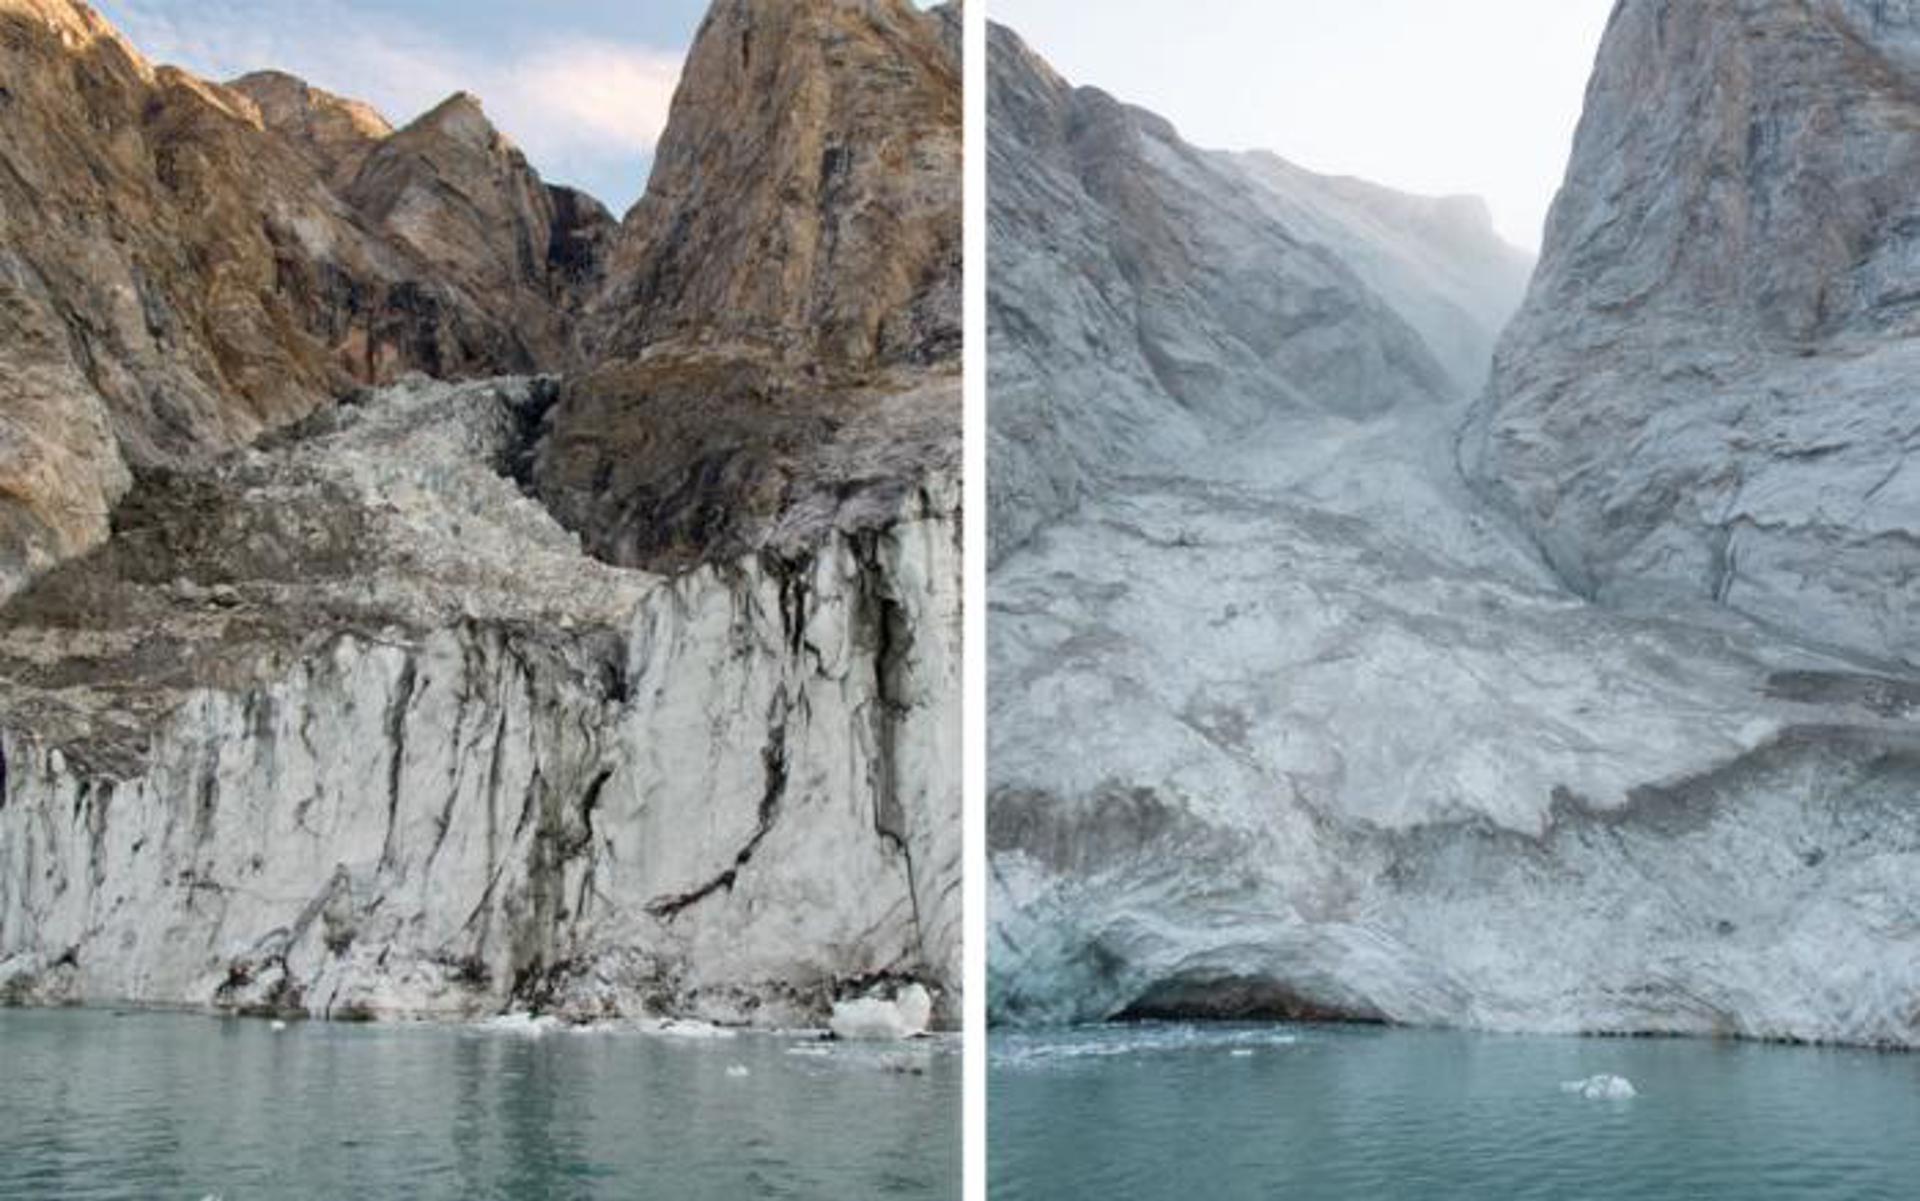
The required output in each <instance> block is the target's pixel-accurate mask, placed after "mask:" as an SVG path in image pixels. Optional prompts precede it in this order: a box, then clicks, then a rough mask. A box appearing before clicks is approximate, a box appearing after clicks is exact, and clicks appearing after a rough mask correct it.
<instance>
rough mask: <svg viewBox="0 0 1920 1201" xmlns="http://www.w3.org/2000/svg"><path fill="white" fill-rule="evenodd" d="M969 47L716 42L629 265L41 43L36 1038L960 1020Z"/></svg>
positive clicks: (11, 17)
mask: <svg viewBox="0 0 1920 1201" xmlns="http://www.w3.org/2000/svg"><path fill="white" fill-rule="evenodd" d="M957 17H958V14H957V12H956V11H955V10H954V9H952V8H951V7H950V6H949V7H945V8H942V9H936V10H933V11H927V12H923V11H921V10H920V9H919V8H917V7H916V6H914V5H913V4H911V3H909V2H908V0H863V3H861V4H858V5H849V4H845V3H841V2H839V0H729V2H727V3H724V4H718V5H716V6H715V7H714V10H713V12H712V13H711V15H710V16H709V18H708V19H707V20H706V21H705V22H703V24H702V26H701V29H700V33H699V35H698V36H697V38H696V41H695V45H694V46H693V48H692V50H691V52H690V55H689V58H688V62H687V66H686V70H685V71H684V72H683V75H682V79H681V83H680V87H679V90H678V92H677V94H676V97H675V100H674V104H673V111H672V114H671V117H670V119H669V121H668V124H667V128H666V130H665V132H664V133H663V135H662V138H661V142H660V146H659V149H658V154H657V156H656V163H655V167H654V171H653V174H652V177H651V180H650V183H649V188H648V191H647V194H646V195H645V197H644V198H643V199H642V200H641V201H640V203H639V204H637V205H636V206H635V207H634V209H633V211H632V212H630V213H629V214H628V215H627V217H626V218H625V220H624V221H620V222H616V221H615V220H614V219H613V217H612V216H611V215H610V214H607V213H605V212H604V211H603V210H600V209H599V208H598V206H597V205H595V204H593V202H592V201H591V200H589V199H588V198H585V197H582V196H580V195H579V194H577V193H572V192H569V191H567V190H566V189H560V188H551V187H548V186H546V185H544V184H542V183H540V181H539V179H538V177H537V176H536V175H534V174H533V172H532V170H531V168H529V167H528V165H527V163H526V161H525V158H524V156H522V155H521V154H520V152H519V151H518V150H516V149H515V148H514V147H513V145H512V143H511V142H510V141H508V140H507V139H506V138H505V137H504V135H502V134H501V133H500V132H499V131H497V130H495V129H494V128H493V127H492V126H491V124H489V123H488V121H487V120H486V118H485V115H484V112H483V110H482V108H481V106H480V104H479V102H478V101H477V100H476V99H475V98H474V97H472V96H468V95H466V94H465V93H461V94H457V95H455V96H453V97H450V98H449V99H448V100H447V101H446V102H445V103H443V104H441V105H439V106H437V107H436V108H435V109H434V110H432V111H431V112H429V113H428V114H426V115H424V116H422V117H421V118H420V119H419V120H417V121H415V122H413V123H412V124H409V125H407V126H405V127H404V128H400V129H397V130H396V129H394V128H392V127H390V126H389V125H388V124H387V123H386V122H385V121H384V120H383V119H381V118H380V117H379V116H378V115H377V114H375V113H373V112H372V110H371V109H368V108H367V107H366V106H365V105H360V104H357V103H356V102H353V101H350V100H346V99H343V98H341V97H335V96H329V95H327V94H326V93H324V92H320V91H318V90H316V89H312V88H309V87H307V86H306V85H305V84H303V83H301V82H300V81H299V80H296V79H293V78H291V77H289V76H284V75H278V74H274V73H261V74H256V75H250V76H247V77H245V78H243V79H240V80H236V81H234V82H233V83H232V84H231V85H220V84H215V83H211V82H208V81H205V80H199V79H196V78H194V77H192V76H190V75H188V74H186V73H185V72H181V71H177V70H174V69H172V68H166V67H154V66H152V65H151V64H149V63H147V62H146V61H145V60H144V59H142V58H141V57H140V56H139V55H138V53H137V52H136V51H134V50H133V49H132V48H131V47H130V46H128V45H127V44H126V43H125V42H124V41H123V40H122V39H120V38H119V36H118V35H117V34H115V33H114V32H113V31H112V30H111V29H110V28H109V27H108V26H107V25H106V23H105V22H104V21H102V20H101V19H100V18H99V17H98V15H97V14H95V13H93V12H92V11H91V10H90V9H88V8H86V7H85V6H84V5H82V4H79V3H77V2H75V0H0V63H3V64H4V65H5V67H6V71H5V79H6V86H5V88H0V165H4V166H5V167H6V168H8V169H7V170H0V201H4V203H0V409H4V411H5V416H6V421H5V429H4V430H0V435H4V436H0V596H7V595H8V594H10V599H7V600H6V601H5V604H4V606H3V607H0V1002H5V1001H15V1002H45V1003H62V1002H70V1001H99V1002H135V1003H139V1002H148V1003H158V1004H186V1005H212V1006H216V1007H219V1008H223V1009H228V1010H238V1011H265V1012H276V1013H277V1012H302V1013H307V1014H312V1015H315V1016H331V1017H379V1016H387V1015H398V1014H407V1015H425V1016H448V1017H461V1018H475V1017H482V1016H485V1015H488V1014H498V1013H502V1012H508V1013H526V1014H529V1015H534V1016H530V1017H528V1018H527V1019H525V1020H526V1021H528V1022H533V1023H539V1022H542V1021H544V1020H545V1019H546V1018H548V1017H551V1016H559V1017H561V1018H564V1019H568V1020H581V1019H593V1018H601V1017H622V1018H628V1019H639V1020H649V1019H659V1018H661V1017H663V1016H673V1017H689V1018H695V1019H700V1020H702V1021H706V1022H725V1023H754V1024H762V1025H773V1026H802V1025H811V1026H819V1025H822V1024H824V1023H825V1022H826V1020H827V1018H828V1016H829V1014H830V1012H831V1008H832V1005H833V1003H834V1002H835V1001H836V1000H840V999H843V998H845V997H849V996H855V995H864V994H865V993H867V992H868V991H870V990H871V989H873V988H874V987H876V986H881V985H884V986H888V987H894V988H899V987H904V986H905V985H906V984H907V983H909V982H920V983H924V984H925V985H926V986H927V987H928V988H930V990H931V993H930V1004H931V1007H933V1008H935V1009H937V1010H938V1020H939V1021H941V1022H951V1021H952V1020H953V1018H954V1017H955V1016H956V1015H957V1013H958V1006H959V1002H960V972H959V962H960V958H959V937H960V917H959V897H960V886H959V873H960V833H959V831H960V820H959V759H958V754H959V717H960V691H959V680H960V661H959V647H960V596H961V588H960V558H959V546H960V486H959V463H960V452H959V446H960V441H959V431H960V386H959V374H958V363H957V360H958V349H959V262H958V255H959V251H958V247H959V242H960V201H959V154H960V119H959V111H960V106H959V64H958V58H957ZM410 373H417V374H410ZM456 381H465V382H456ZM923 995H929V994H923ZM925 1021H926V1017H925V1016H924V1015H923V1017H922V1024H924V1023H925ZM710 1028H711V1027H706V1026H700V1027H688V1029H710Z"/></svg>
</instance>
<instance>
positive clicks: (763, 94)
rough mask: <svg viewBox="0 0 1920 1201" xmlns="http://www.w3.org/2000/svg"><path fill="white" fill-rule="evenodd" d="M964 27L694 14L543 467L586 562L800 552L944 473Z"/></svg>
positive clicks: (798, 9)
mask: <svg viewBox="0 0 1920 1201" xmlns="http://www.w3.org/2000/svg"><path fill="white" fill-rule="evenodd" d="M956 16H957V9H954V8H952V7H951V6H949V7H947V8H946V9H944V10H937V11H935V12H932V13H922V12H920V11H918V10H917V9H915V8H914V7H913V6H912V5H911V4H909V3H907V2H906V0H855V2H849V0H803V2H789V0H721V2H720V3H718V4H716V5H715V6H714V8H713V9H712V11H711V12H710V13H709V15H708V17H707V19H706V21H705V22H704V23H703V24H702V25H701V27H700V32H699V34H698V37H697V39H696V41H695V43H694V46H693V49H692V51H691V52H690V54H689V56H688V59H687V66H686V70H685V72H684V73H683V75H682V76H681V82H680V87H679V90H678V92H677V93H676V94H675V96H674V102H673V110H672V115H671V119H670V121H669V124H668V127H667V131H666V134H665V136H664V137H663V139H662V141H661V144H660V148H659V152H658V156H657V158H656V160H655V164H654V169H653V176H652V178H651V180H650V181H649V183H648V188H647V193H646V195H645V196H644V197H642V199H641V200H640V202H639V203H638V204H637V205H635V206H634V208H633V210H632V211H631V212H629V213H628V214H627V217H626V219H625V221H624V222H623V223H622V226H621V229H620V231H619V234H618V237H617V240H616V243H615V246H614V249H613V251H612V255H611V259H610V262H609V265H608V268H607V272H608V278H607V283H606V285H605V288H604V291H603V292H602V293H601V295H600V297H599V299H598V301H597V302H596V303H595V305H594V306H593V308H592V309H591V310H590V315H589V336H590V340H591V345H590V347H589V349H590V351H591V352H592V360H593V367H592V368H591V370H589V371H588V372H587V373H586V374H584V375H582V376H579V377H577V378H575V379H572V380H569V381H568V383H567V385H566V388H565V390H564V393H563V396H562V399H561V401H560V403H559V405H558V406H557V407H556V409H555V411H554V413H553V414H552V416H551V418H550V421H551V426H550V434H549V436H548V438H547V439H546V441H545V442H544V444H543V446H542V448H541V451H540V454H539V456H538V460H537V463H536V466H535V473H534V480H535V484H536V486H537V488H538V490H539V491H540V493H541V495H542V497H543V498H544V499H545V500H546V501H547V503H548V504H549V505H550V506H551V507H552V508H553V509H554V511H555V512H556V513H557V514H558V515H559V516H560V517H561V519H562V520H563V521H565V522H567V523H568V524H569V525H571V526H573V527H574V528H575V529H577V530H579V531H580V532H581V534H582V536H583V538H584V539H585V541H586V544H587V545H588V547H589V548H591V549H593V550H594V551H595V553H597V554H600V555H602V556H603V557H607V558H609V559H611V560H612V561H614V562H619V563H627V564H646V565H652V566H680V565H684V564H686V563H688V562H693V561H698V560H701V559H708V558H726V557H730V556H732V555H735V554H738V553H740V552H742V551H745V550H749V549H753V548H758V547H767V546H774V545H779V546H781V547H783V548H787V549H791V548H792V547H793V546H794V545H796V544H803V543H804V542H805V541H806V540H807V539H808V538H809V537H811V536H813V535H814V534H817V533H818V532H819V531H821V530H824V529H826V528H830V527H832V526H835V525H840V526H842V527H847V526H855V527H858V526H864V525H867V524H869V523H876V522H880V521H884V520H887V519H889V518H890V517H891V515H892V514H893V512H894V511H897V508H898V504H899V502H900V501H901V500H902V498H904V497H906V496H907V495H908V494H909V493H911V492H913V491H914V490H915V489H916V488H917V487H918V486H919V484H920V481H921V479H922V477H923V476H924V475H925V474H926V472H927V471H928V470H929V469H930V468H932V467H934V466H935V465H937V464H942V463H945V464H951V465H954V466H957V461H958V444H959V427H960V393H959V383H958V375H957V358H958V353H959V347H960V224H961V223H960V67H959V61H958V44H957V38H955V37H954V36H953V33H954V29H955V21H956Z"/></svg>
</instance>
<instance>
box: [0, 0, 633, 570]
mask: <svg viewBox="0 0 1920 1201" xmlns="http://www.w3.org/2000/svg"><path fill="white" fill-rule="evenodd" d="M0 80H4V81H5V83H4V85H3V86H4V92H3V93H0V595H4V594H5V593H6V592H9V591H11V590H12V589H13V588H14V587H17V586H18V584H19V583H20V582H21V581H22V580H23V579H24V578H26V577H27V576H28V575H30V574H32V573H33V572H36V571H38V570H41V569H43V568H44V567H46V566H47V565H49V564H50V563H52V562H55V561H58V560H59V559H61V558H63V557H66V556H69V555H72V554H75V553H77V552H79V551H81V550H83V549H85V548H86V547H88V546H90V545H93V544H94V543H96V542H98V541H99V540H100V539H101V538H103V537H105V535H106V531H107V522H106V517H107V513H108V511H109V509H110V507H111V505H112V504H113V502H114V501H115V500H116V499H117V498H118V497H119V496H120V495H121V494H122V493H123V492H124V491H125V489H126V487H127V483H128V479H129V467H130V466H131V467H139V466H148V465H176V464H180V463H184V462H188V461H192V460H195V459H197V458H200V457H203V456H205V455H207V454H209V453H214V452H218V451H220V450H223V449H226V448H229V447H232V446H235V445H239V444H242V443H244V442H246V441H248V440H250V439H252V438H253V437H255V436H257V435H258V434H259V433H260V432H261V431H262V430H264V429H268V428H271V427H274V426H277V425H281V424H284V423H285V422H287V421H290V420H293V419H295V418H298V417H300V416H302V415H304V414H305V413H307V412H309V411H311V410H312V409H313V408H314V407H315V406H316V405H318V404H321V403H322V402H324V401H326V400H328V399H329V398H331V397H335V396H338V395H342V394H344V393H347V392H349V391H351V390H353V389H355V388H357V387H359V386H361V385H365V384H373V383H384V382H388V381H391V380H392V379H394V378H397V377H398V376H399V375H401V374H403V373H405V372H407V371H410V370H422V371H426V372H427V373H429V374H432V375H437V376H442V377H463V376H473V375H490V374H497V373H502V372H524V371H529V370H534V369H558V368H560V367H563V366H565V365H566V363H567V362H568V347H567V342H568V339H567V338H566V336H565V333H564V331H565V329H566V328H567V325H566V322H565V321H564V320H563V319H562V317H561V313H562V312H563V311H566V310H571V309H573V308H576V307H578V303H579V299H580V295H581V292H582V290H583V289H584V288H585V287H586V286H590V285H591V283H592V282H593V281H594V280H595V279H596V278H597V276H598V255H599V248H600V246H601V245H603V244H604V241H605V236H604V234H603V233H601V232H599V230H600V229H602V228H603V227H604V226H605V225H606V224H607V219H606V218H605V217H604V215H603V214H600V215H596V214H595V212H594V209H595V207H596V206H593V205H591V204H590V203H588V202H584V201H583V200H580V199H570V200H567V201H565V202H564V203H562V202H558V201H556V200H555V199H554V193H553V192H552V191H550V190H549V189H547V188H546V187H545V185H543V184H541V183H540V181H539V179H538V177H537V176H535V175H534V174H533V173H532V171H531V169H529V168H528V167H527V166H526V163H525V160H524V158H523V157H522V156H521V155H520V154H519V152H518V151H516V150H514V149H513V148H512V147H511V145H510V144H508V143H507V142H506V141H505V139H504V138H502V137H500V135H499V134H498V133H497V132H496V131H494V130H493V128H492V126H491V125H489V124H487V123H486V121H485V118H484V117H483V116H482V115H480V113H479V111H478V106H477V104H474V103H473V102H472V101H471V99H470V98H464V97H456V98H454V99H453V100H450V101H449V102H448V103H447V104H444V105H442V106H441V107H440V108H439V109H437V110H435V112H433V113H430V114H428V115H427V116H426V117H423V118H422V119H421V120H420V121H417V122H415V123H414V124H413V125H412V126H410V127H408V129H406V130H403V131H401V132H400V133H397V134H390V133H389V132H388V131H387V130H386V126H385V122H384V121H382V120H381V119H380V118H379V117H378V115H377V114H374V113H373V112H372V110H370V109H368V108H366V107H365V106H364V105H359V104H356V103H354V102H351V101H347V100H342V99H340V98H338V97H333V96H329V95H328V94H327V93H325V92H320V91H317V90H315V89H312V88H308V87H307V86H306V85H304V84H302V83H301V82H300V81H298V80H295V79H292V78H291V77H288V76H277V75H256V76H249V77H246V78H245V79H243V80H241V81H239V84H238V85H237V87H236V88H233V89H229V88H224V87H221V86H219V85H216V84H211V83H207V82H205V81H203V80H200V79H197V78H195V77H193V76H192V75H189V74H187V73H186V72H183V71H179V70H175V69H172V68H165V67H163V68H155V67H154V66H152V65H151V64H149V63H148V62H147V61H146V60H145V59H143V58H142V57H141V56H140V55H139V54H138V53H137V52H136V51H135V50H133V49H132V48H131V47H130V46H129V45H128V44H127V43H126V42H125V41H124V40H122V39H121V38H120V37H119V36H118V35H117V34H115V33H114V32H113V31H112V29H111V28H110V27H109V26H108V25H107V24H106V23H105V22H104V21H103V20H101V18H100V17H99V16H98V15H97V14H95V13H94V12H93V11H92V10H91V9H89V8H87V7H86V6H85V5H83V4H80V3H78V2H77V0H0ZM349 177H351V179H350V182H348V183H344V184H343V183H342V182H341V181H343V180H348V179H349ZM561 210H564V219H562V214H561ZM556 245H558V247H559V249H560V252H561V260H562V261H561V263H560V265H559V268H558V269H552V268H550V266H549V263H548V258H549V254H550V252H552V251H553V249H554V248H555V246H556Z"/></svg>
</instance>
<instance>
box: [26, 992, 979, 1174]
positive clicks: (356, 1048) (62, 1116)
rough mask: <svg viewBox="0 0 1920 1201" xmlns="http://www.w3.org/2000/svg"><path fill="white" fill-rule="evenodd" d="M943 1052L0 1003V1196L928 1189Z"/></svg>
mask: <svg viewBox="0 0 1920 1201" xmlns="http://www.w3.org/2000/svg"><path fill="white" fill-rule="evenodd" d="M956 1048H957V1044H956V1043H953V1042H950V1041H938V1040H936V1041H933V1042H921V1043H915V1044H911V1045H907V1046H891V1045H889V1046H885V1047H880V1046H871V1047H860V1046H852V1045H840V1046H831V1047H830V1046H827V1045H823V1044H820V1043H818V1042H815V1041H810V1040H805V1039H802V1038H799V1037H786V1036H777V1035H744V1034H743V1035H739V1036H737V1037H731V1038H711V1039H698V1040H693V1039H684V1038H675V1037H671V1036H661V1035H641V1034H613V1033H579V1034H576V1033H570V1032H564V1031H560V1032H553V1033H548V1034H544V1035H541V1036H539V1037H531V1036H527V1035H524V1034H522V1035H516V1034H510V1033H501V1032H499V1031H494V1030H476V1029H472V1028H458V1027H440V1026H418V1025H409V1026H349V1025H337V1024H326V1023H317V1022H316V1023H295V1024H293V1025H292V1026H289V1027H288V1028H287V1029H286V1030H285V1031H282V1032H277V1033H276V1032H275V1031H273V1030H272V1029H271V1028H270V1027H269V1026H268V1024H267V1023H266V1022H262V1021H241V1020H225V1021H223V1020H218V1019H209V1018H205V1017H199V1016H190V1015H178V1014H151V1013H137V1014H127V1015H124V1016H121V1015H116V1014H114V1013H110V1012H105V1011H99V1010H71V1011H41V1010H0V1197H61V1198H76V1199H87V1198H142V1199H146V1198H174V1197H178V1198H184V1199H186V1201H200V1199H201V1198H203V1197H209V1196H217V1197H220V1198H222V1199H223V1201H245V1199H247V1198H252V1197H273V1198H341V1197H418V1198H463V1199H464V1198H488V1197H501V1198H509V1197H510V1198H516V1199H518V1198H599V1197H620V1198H632V1197H673V1198H695V1199H697V1198H715V1199H722V1198H724V1199H727V1201H733V1199H735V1198H755V1197H793V1198H844V1197H909V1198H940V1199H943V1201H944V1199H946V1198H952V1197H957V1196H959V1191H960V1158H959V1157H960V1150H959V1147H960V1143H959V1135H960V1130H959V1115H960V1063H959V1060H960V1057H959V1055H958V1054H957V1053H956ZM742 1069H745V1070H744V1072H743V1071H742Z"/></svg>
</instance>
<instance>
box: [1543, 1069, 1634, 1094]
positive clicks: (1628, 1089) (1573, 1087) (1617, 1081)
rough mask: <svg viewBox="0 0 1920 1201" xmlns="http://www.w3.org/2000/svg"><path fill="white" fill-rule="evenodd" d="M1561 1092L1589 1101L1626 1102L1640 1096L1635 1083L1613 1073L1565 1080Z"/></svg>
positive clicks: (1561, 1085)
mask: <svg viewBox="0 0 1920 1201" xmlns="http://www.w3.org/2000/svg"><path fill="white" fill-rule="evenodd" d="M1560 1091H1561V1092H1563V1093H1572V1094H1573V1095H1574V1096H1576V1097H1585V1098H1586V1099H1587V1100H1589V1101H1624V1100H1626V1099H1627V1098H1629V1097H1637V1096H1639V1095H1640V1094H1639V1091H1638V1090H1637V1089H1635V1088H1634V1087H1633V1081H1631V1080H1629V1079H1627V1078H1626V1077H1625V1076H1615V1075H1613V1074H1612V1073H1611V1072H1602V1073H1600V1074H1599V1075H1597V1076H1589V1077H1587V1078H1586V1079H1585V1080H1565V1081H1562V1082H1561V1084H1560Z"/></svg>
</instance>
